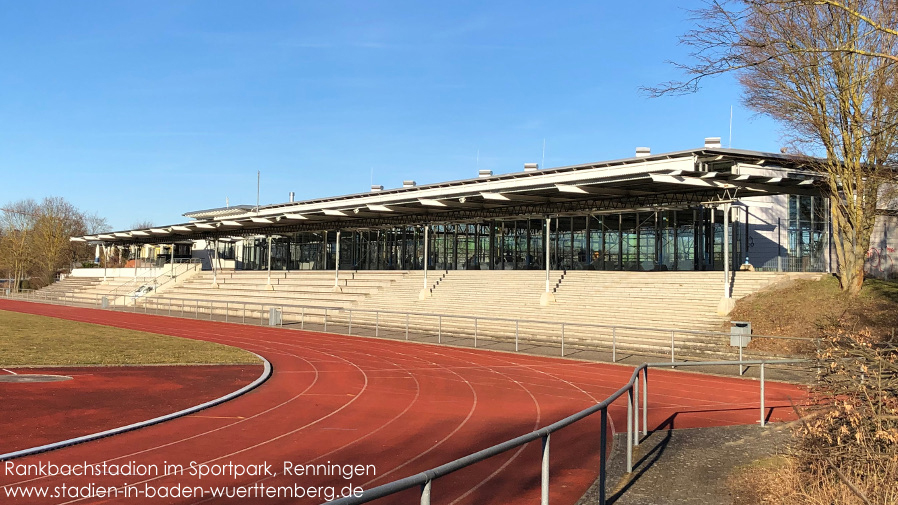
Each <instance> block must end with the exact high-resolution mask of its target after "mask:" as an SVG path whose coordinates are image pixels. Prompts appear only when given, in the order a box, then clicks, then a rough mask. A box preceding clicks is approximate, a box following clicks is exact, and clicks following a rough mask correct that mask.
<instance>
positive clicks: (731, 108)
mask: <svg viewBox="0 0 898 505" xmlns="http://www.w3.org/2000/svg"><path fill="white" fill-rule="evenodd" d="M727 147H733V106H732V105H730V142H729V145H728V146H727Z"/></svg>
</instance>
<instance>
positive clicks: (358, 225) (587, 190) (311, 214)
mask: <svg viewBox="0 0 898 505" xmlns="http://www.w3.org/2000/svg"><path fill="white" fill-rule="evenodd" d="M823 179H824V176H823V175H822V174H821V173H819V172H815V171H813V170H809V169H808V167H807V166H806V161H805V160H803V159H800V158H797V157H789V156H783V155H778V154H769V153H758V152H754V151H742V150H735V149H697V150H690V151H678V152H674V153H666V154H659V155H652V156H647V157H638V158H627V159H622V160H614V161H607V162H600V163H589V164H583V165H572V166H567V167H559V168H551V169H543V170H536V171H525V172H515V173H509V174H502V175H496V176H492V177H477V178H472V179H465V180H460V181H450V182H444V183H437V184H427V185H420V186H411V187H403V188H396V189H391V190H382V191H376V192H371V193H359V194H352V195H345V196H338V197H330V198H319V199H314V200H307V201H301V202H288V203H283V204H276V205H268V206H263V207H260V208H255V207H251V206H236V207H228V208H224V209H210V210H206V211H197V212H192V213H187V214H185V216H188V217H195V218H197V219H196V220H194V221H191V222H189V223H183V224H176V225H170V226H164V227H158V228H150V229H147V230H127V231H121V232H112V233H108V234H105V235H100V236H97V238H98V239H99V240H104V241H108V242H118V243H134V242H157V243H165V242H169V241H171V240H172V239H175V238H176V239H180V240H184V239H209V238H217V237H225V236H255V235H262V236H267V235H271V234H275V233H290V232H296V231H323V230H335V229H365V228H373V227H388V226H396V225H405V226H408V225H417V224H423V223H439V222H471V221H478V220H480V221H482V220H485V219H502V218H508V219H512V218H519V217H534V216H547V215H568V214H575V213H583V212H621V211H626V210H635V209H646V208H684V207H689V206H695V205H700V204H703V203H707V202H711V201H714V200H715V199H716V200H721V199H723V198H732V197H733V196H734V195H736V194H737V193H738V195H739V196H740V197H746V196H758V195H776V194H802V195H804V194H819V192H818V190H817V189H816V183H818V182H820V181H822V180H823ZM82 238H85V239H86V238H87V237H82Z"/></svg>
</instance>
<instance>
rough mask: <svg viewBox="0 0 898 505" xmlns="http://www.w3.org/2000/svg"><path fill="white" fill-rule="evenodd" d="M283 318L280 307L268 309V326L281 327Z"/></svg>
mask: <svg viewBox="0 0 898 505" xmlns="http://www.w3.org/2000/svg"><path fill="white" fill-rule="evenodd" d="M282 317H283V312H282V309H281V308H280V307H271V308H270V309H268V326H280V325H281V322H282Z"/></svg>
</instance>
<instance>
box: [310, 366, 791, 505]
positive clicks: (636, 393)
mask: <svg viewBox="0 0 898 505" xmlns="http://www.w3.org/2000/svg"><path fill="white" fill-rule="evenodd" d="M806 362H807V361H806V360H755V361H748V362H745V363H746V364H755V365H760V367H761V379H760V410H761V421H760V424H761V426H765V425H766V417H767V412H766V402H765V378H764V373H763V371H764V368H765V366H766V365H771V364H798V363H806ZM736 364H740V365H741V364H742V363H738V362H735V361H714V362H675V363H673V365H674V366H697V365H701V366H715V365H736ZM668 366H671V363H643V364H641V365H639V366H637V367H636V368H635V369H634V370H633V374H632V375H631V376H630V380H629V381H627V383H626V384H624V385H623V386H622V387H621V388H620V389H618V390H617V391H615V392H614V393H613V394H611V395H610V396H608V398H606V399H604V400H602V401H601V402H599V403H597V404H596V405H593V406H591V407H589V408H586V409H584V410H581V411H580V412H577V413H576V414H573V415H570V416H568V417H565V418H564V419H561V420H560V421H556V422H554V423H552V424H550V425H548V426H546V427H544V428H541V429H538V430H536V431H532V432H530V433H527V434H525V435H521V436H519V437H516V438H513V439H511V440H507V441H505V442H502V443H500V444H496V445H494V446H492V447H489V448H486V449H483V450H482V451H478V452H475V453H473V454H469V455H467V456H464V457H462V458H459V459H456V460H454V461H450V462H449V463H446V464H443V465H440V466H438V467H436V468H432V469H430V470H426V471H424V472H421V473H418V474H415V475H412V476H409V477H406V478H404V479H399V480H395V481H393V482H389V483H387V484H383V485H380V486H377V487H374V488H371V489H367V490H363V491H362V492H361V493H360V494H354V495H351V496H344V497H342V498H338V499H336V500H333V501H329V502H327V503H328V505H360V504H362V503H367V502H370V501H373V500H376V499H378V498H384V497H387V496H392V495H394V494H396V493H399V492H402V491H405V490H407V489H413V488H419V489H420V503H421V505H430V503H431V497H432V494H433V481H435V480H437V479H438V478H441V477H444V476H446V475H449V474H451V473H453V472H456V471H458V470H461V469H463V468H467V467H469V466H471V465H474V464H476V463H479V462H481V461H484V460H486V459H489V458H492V457H493V456H497V455H499V454H502V453H504V452H508V451H510V450H512V449H515V448H517V447H520V446H522V445H525V444H528V443H530V442H533V441H536V440H540V441H541V442H542V451H540V461H539V464H540V504H541V505H549V487H550V484H551V479H550V474H549V469H550V453H549V446H550V441H551V436H552V434H553V433H554V432H556V431H559V430H561V429H564V428H566V427H568V426H570V425H572V424H574V423H576V422H578V421H580V420H582V419H585V418H587V417H589V416H591V415H593V414H595V413H596V412H599V413H600V416H601V420H600V427H599V482H598V491H599V500H598V501H599V504H601V505H605V503H606V479H607V472H606V466H607V461H608V454H609V450H608V424H609V423H608V408H609V407H610V406H611V405H612V404H613V403H614V402H615V401H616V400H617V399H619V398H620V397H622V396H623V395H624V394H626V395H627V400H626V401H627V433H626V437H627V453H626V457H627V466H626V468H627V473H632V472H633V452H634V448H635V447H636V446H638V445H639V443H640V442H641V441H642V440H644V439H645V437H647V436H648V434H649V429H648V410H649V403H648V386H649V381H648V370H649V368H652V367H668ZM640 383H642V386H641V390H640ZM640 395H641V397H640ZM640 400H642V402H641V403H642V423H640V416H639V404H640ZM640 424H641V425H642V426H641V428H640Z"/></svg>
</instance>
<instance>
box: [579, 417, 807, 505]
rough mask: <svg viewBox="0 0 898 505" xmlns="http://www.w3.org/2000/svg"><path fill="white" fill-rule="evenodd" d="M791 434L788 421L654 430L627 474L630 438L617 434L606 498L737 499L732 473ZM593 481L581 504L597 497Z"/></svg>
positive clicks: (685, 503) (701, 504)
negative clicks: (731, 487)
mask: <svg viewBox="0 0 898 505" xmlns="http://www.w3.org/2000/svg"><path fill="white" fill-rule="evenodd" d="M790 440H791V430H790V428H789V426H788V425H787V424H785V423H776V424H769V425H767V427H764V428H762V427H760V426H726V427H719V428H693V429H678V430H674V429H664V430H657V431H655V432H653V433H650V434H649V436H648V438H647V439H646V440H644V441H642V442H641V443H640V445H639V446H638V448H637V449H636V452H635V453H634V456H633V458H634V468H633V473H632V474H629V475H628V474H626V468H625V465H626V453H625V451H626V438H625V437H624V436H617V437H616V438H615V453H614V454H613V455H612V460H611V461H610V462H609V466H608V484H607V495H606V496H607V503H608V504H615V505H645V504H652V505H674V504H675V505H732V503H733V496H732V495H731V494H730V491H729V489H728V488H727V479H728V477H729V475H730V474H731V473H732V472H734V471H737V468H738V467H740V466H742V465H746V464H749V463H751V462H752V461H755V460H758V459H761V458H765V457H768V456H771V455H774V454H777V453H781V452H783V451H784V450H785V448H786V447H787V445H788V443H789V441H790ZM598 502H599V500H598V488H597V487H596V486H595V485H593V487H592V488H591V489H590V490H589V491H588V492H587V493H586V495H584V497H583V498H582V499H581V500H580V502H578V505H588V504H590V505H591V504H596V503H598Z"/></svg>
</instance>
